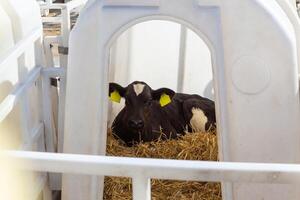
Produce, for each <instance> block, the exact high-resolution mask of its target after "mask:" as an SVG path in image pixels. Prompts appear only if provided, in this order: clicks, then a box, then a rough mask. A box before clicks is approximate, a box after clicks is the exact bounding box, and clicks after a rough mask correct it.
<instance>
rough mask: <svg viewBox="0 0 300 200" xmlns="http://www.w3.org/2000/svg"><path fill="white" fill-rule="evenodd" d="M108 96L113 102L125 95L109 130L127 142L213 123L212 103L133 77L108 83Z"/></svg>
mask: <svg viewBox="0 0 300 200" xmlns="http://www.w3.org/2000/svg"><path fill="white" fill-rule="evenodd" d="M109 96H110V99H111V100H112V101H115V102H120V99H121V97H123V98H125V107H124V108H123V109H122V110H121V112H120V113H119V114H118V115H117V117H116V118H115V120H114V122H113V125H112V130H113V132H114V133H115V134H116V135H117V136H118V137H119V138H120V139H122V140H123V141H124V142H125V143H126V144H127V145H132V144H133V143H135V142H142V141H144V142H147V141H154V140H157V139H158V138H160V137H161V136H162V138H163V139H166V138H176V137H177V136H178V135H182V134H184V132H185V131H195V132H196V131H207V130H209V129H210V128H212V127H215V123H216V116H215V104H214V102H213V101H211V100H209V99H207V98H203V97H201V96H199V95H194V94H193V95H189V94H181V93H175V92H174V91H173V90H171V89H168V88H161V89H157V90H153V89H151V87H150V86H148V85H147V84H146V83H144V82H140V81H135V82H133V83H131V84H129V85H128V86H127V87H125V88H124V87H122V86H120V85H118V84H116V83H110V84H109ZM161 133H164V134H163V135H162V134H161Z"/></svg>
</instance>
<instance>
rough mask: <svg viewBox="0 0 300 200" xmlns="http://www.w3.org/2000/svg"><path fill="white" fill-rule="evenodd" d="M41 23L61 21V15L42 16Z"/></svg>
mask: <svg viewBox="0 0 300 200" xmlns="http://www.w3.org/2000/svg"><path fill="white" fill-rule="evenodd" d="M42 22H43V23H61V22H62V18H61V17H42Z"/></svg>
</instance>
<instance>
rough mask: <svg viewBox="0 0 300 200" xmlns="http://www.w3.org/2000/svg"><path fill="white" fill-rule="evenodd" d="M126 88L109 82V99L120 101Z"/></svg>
mask: <svg viewBox="0 0 300 200" xmlns="http://www.w3.org/2000/svg"><path fill="white" fill-rule="evenodd" d="M126 90H127V88H124V87H122V86H120V85H119V84H117V83H109V98H110V100H111V101H114V102H117V103H120V101H121V97H124V95H125V93H126Z"/></svg>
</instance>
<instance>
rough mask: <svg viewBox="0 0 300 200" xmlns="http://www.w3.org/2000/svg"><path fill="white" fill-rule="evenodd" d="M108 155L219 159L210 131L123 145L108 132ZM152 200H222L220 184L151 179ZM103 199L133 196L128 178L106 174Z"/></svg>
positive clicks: (214, 140) (126, 199)
mask: <svg viewBox="0 0 300 200" xmlns="http://www.w3.org/2000/svg"><path fill="white" fill-rule="evenodd" d="M107 155H110V156H126V157H144V158H166V159H179V160H213V161H216V160H217V159H218V146H217V138H216V134H215V133H214V132H212V133H187V134H186V135H185V136H183V137H181V138H179V139H177V140H165V141H157V142H150V143H144V144H137V145H135V146H133V147H126V146H125V145H124V144H123V143H122V142H121V141H120V140H117V139H115V137H113V136H112V133H111V131H109V134H108V141H107ZM151 192H152V200H169V199H170V200H171V199H172V200H221V199H222V197H221V185H220V184H219V183H207V182H188V181H171V180H151ZM104 199H105V200H130V199H132V185H131V179H129V178H119V177H106V178H105V188H104Z"/></svg>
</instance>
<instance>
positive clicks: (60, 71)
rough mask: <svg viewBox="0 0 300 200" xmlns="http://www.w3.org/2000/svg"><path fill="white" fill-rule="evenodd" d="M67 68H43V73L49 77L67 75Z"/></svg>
mask: <svg viewBox="0 0 300 200" xmlns="http://www.w3.org/2000/svg"><path fill="white" fill-rule="evenodd" d="M65 74H66V70H65V68H62V67H46V68H43V69H42V75H43V76H47V77H49V78H50V77H52V78H54V77H61V78H63V77H65Z"/></svg>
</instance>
